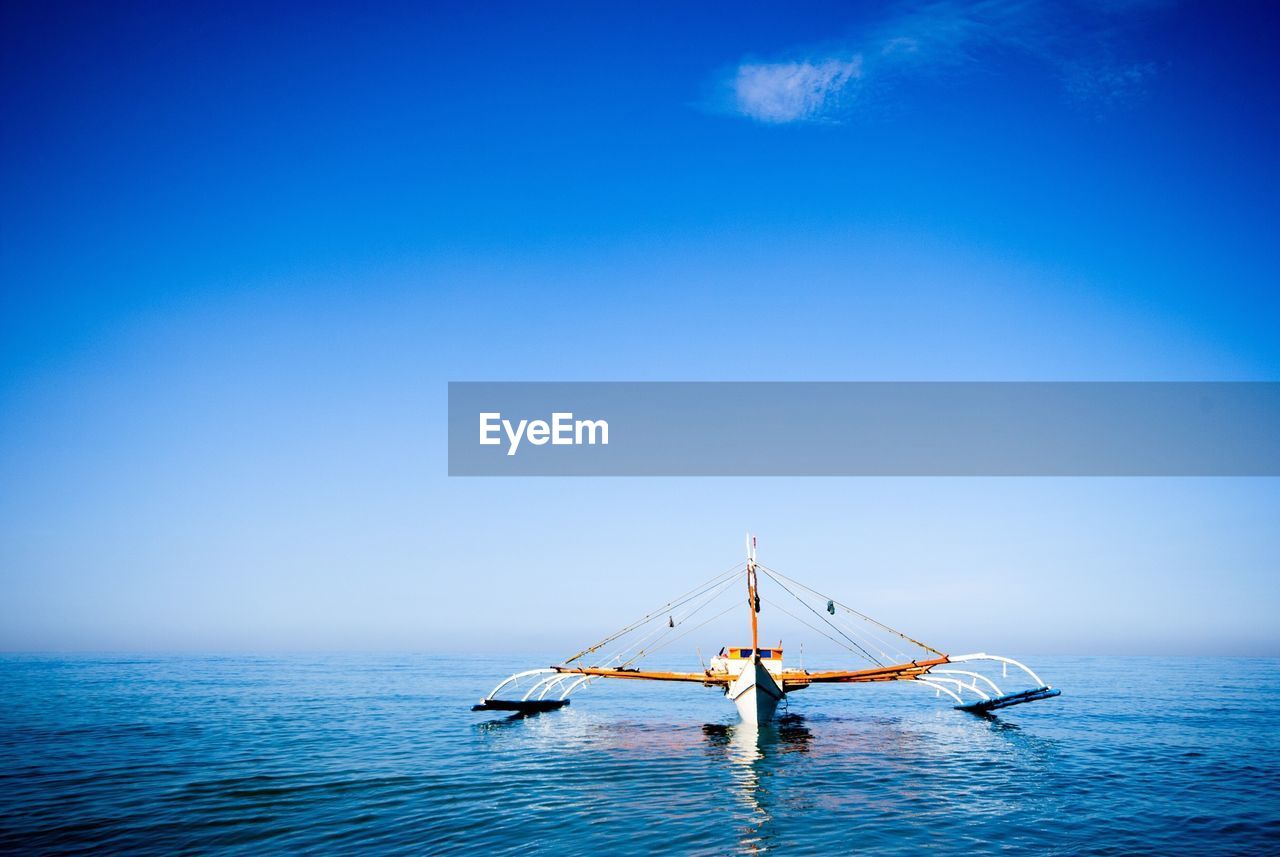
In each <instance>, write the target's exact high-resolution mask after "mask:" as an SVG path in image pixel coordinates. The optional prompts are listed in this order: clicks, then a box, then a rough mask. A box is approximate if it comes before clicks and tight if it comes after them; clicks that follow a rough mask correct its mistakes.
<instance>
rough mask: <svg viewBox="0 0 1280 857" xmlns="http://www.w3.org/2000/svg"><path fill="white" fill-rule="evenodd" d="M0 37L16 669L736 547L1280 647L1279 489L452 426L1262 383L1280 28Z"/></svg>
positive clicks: (531, 11) (221, 17) (1126, 648)
mask: <svg viewBox="0 0 1280 857" xmlns="http://www.w3.org/2000/svg"><path fill="white" fill-rule="evenodd" d="M2 14H3V15H4V22H5V26H4V27H2V28H0V39H3V41H4V49H3V51H0V97H2V98H3V108H4V115H5V117H6V119H5V124H4V133H3V137H2V138H0V145H2V146H3V158H0V171H2V174H3V181H0V649H9V650H32V649H34V650H49V649H148V650H151V649H187V650H189V649H202V650H246V649H247V650H253V649H281V648H284V649H294V648H302V649H349V648H354V649H414V650H423V649H450V650H470V649H477V648H483V649H487V650H502V649H506V650H516V649H522V648H539V649H546V648H552V649H560V648H563V649H565V650H566V651H568V650H572V649H573V647H574V644H575V643H579V642H587V641H589V640H590V638H592V637H593V635H597V632H599V633H601V634H602V633H603V632H605V631H607V630H609V629H610V628H611V627H614V626H620V625H622V624H624V623H625V622H626V621H628V620H629V619H631V618H634V617H635V616H636V615H639V614H641V613H643V612H645V611H646V610H647V609H648V608H649V607H652V606H656V605H657V604H659V603H661V602H662V601H663V600H664V599H665V598H666V597H667V596H669V595H673V594H676V593H677V592H680V591H683V589H685V588H687V586H686V584H692V582H694V581H696V580H701V579H703V578H706V577H710V576H711V574H713V573H714V572H715V571H717V570H720V569H723V568H727V567H729V566H731V565H732V564H733V563H734V562H736V561H737V560H738V559H739V558H740V554H741V552H742V547H741V545H742V534H743V532H744V531H745V530H746V529H751V530H753V531H755V532H758V533H759V534H760V538H761V558H762V560H764V561H766V562H768V563H770V564H771V565H774V566H776V567H777V568H779V569H781V570H783V571H785V572H787V573H789V574H792V575H793V576H797V577H799V578H801V579H803V580H806V581H808V582H811V583H814V584H815V585H818V586H819V587H820V588H824V589H827V590H830V591H832V592H833V593H835V594H837V595H840V596H842V598H843V600H845V601H846V602H848V603H851V604H853V605H855V606H858V607H859V608H860V609H863V610H865V611H866V612H868V613H870V614H871V615H875V616H878V617H882V618H884V619H885V620H886V621H890V622H891V623H892V624H896V625H899V626H901V627H903V628H904V629H906V630H908V631H911V632H913V633H916V634H918V635H919V636H920V637H922V638H923V639H925V640H928V641H930V642H933V643H935V644H936V645H940V646H942V647H945V648H948V649H951V650H956V651H959V650H962V649H979V648H987V649H990V650H1005V651H1007V652H1008V653H1009V654H1013V655H1015V656H1016V655H1017V654H1018V653H1046V652H1054V653H1106V652H1114V653H1144V654H1163V653H1178V654H1193V653H1224V654H1225V653H1234V654H1270V655H1277V654H1280V630H1277V629H1278V628H1280V624H1278V623H1276V622H1275V619H1274V617H1275V616H1276V615H1277V612H1278V611H1280V584H1278V583H1277V579H1276V576H1277V570H1278V569H1280V527H1277V526H1276V522H1277V521H1280V481H1277V480H1274V479H1145V480H1144V479H1131V480H1124V479H950V480H948V479H902V480H893V479H831V480H813V479H807V480H806V479H764V480H746V479H702V480H692V479H687V480H685V479H635V480H625V479H584V480H572V479H511V480H494V479H477V480H466V479H449V478H448V477H447V476H446V475H445V452H446V451H445V434H444V432H445V425H444V420H445V403H446V399H445V397H446V386H445V385H446V383H447V382H448V381H450V380H846V379H847V380H867V379H871V380H1280V337H1278V336H1277V334H1276V331H1277V330H1278V329H1280V295H1278V292H1277V284H1278V283H1280V249H1278V248H1280V244H1277V242H1276V227H1277V223H1280V216H1278V215H1280V180H1278V179H1280V171H1278V166H1277V162H1278V158H1277V154H1278V153H1280V127H1278V126H1280V95H1278V94H1277V91H1276V87H1275V81H1276V80H1277V79H1280V68H1278V67H1277V66H1278V64H1280V61H1278V60H1277V59H1276V57H1275V54H1274V44H1275V42H1276V36H1277V34H1278V33H1277V30H1278V29H1280V28H1278V26H1277V20H1276V16H1277V13H1276V12H1275V11H1274V10H1273V8H1272V7H1270V6H1269V5H1267V4H1233V6H1232V7H1231V9H1230V13H1229V14H1228V13H1227V12H1226V11H1224V8H1223V7H1221V6H1218V5H1214V4H1207V3H1201V4H1195V3H1179V4H1171V3H1161V2H1126V3H1119V4H1102V3H1094V2H1075V3H1066V4H1062V3H1041V2H995V0H987V2H979V3H972V4H961V3H954V2H946V0H943V1H942V2H933V3H920V4H910V3H907V4H888V5H886V4H861V5H856V6H850V5H848V4H838V3H832V4H800V5H789V6H788V7H787V8H786V9H783V8H781V7H772V6H767V5H764V4H746V5H743V4H710V5H704V6H695V7H691V6H688V5H687V4H680V5H677V4H667V5H648V4H646V5H643V6H641V5H638V4H637V5H624V4H618V5H606V4H581V5H555V6H551V5H534V4H512V5H505V6H484V7H481V6H469V5H465V4H456V5H452V6H444V5H441V4H404V5H395V4H383V5H379V6H377V7H371V8H369V9H361V8H358V7H356V6H354V5H350V6H338V5H328V4H326V5H315V4H307V5H302V4H298V5H291V4H278V5H272V6H267V7H263V6H261V5H249V4H244V5H235V4H231V5H217V6H214V5H208V6H204V7H199V6H195V5H178V6H174V5H172V4H158V3H156V4H148V3H131V4H110V5H99V6H86V5H73V4H65V5H64V4H56V3H55V4H9V5H7V6H6V7H5V9H4V11H3V13H2ZM726 418H727V419H728V418H736V417H735V415H726ZM724 642H731V641H727V640H722V641H719V642H718V643H716V645H718V644H719V643H724Z"/></svg>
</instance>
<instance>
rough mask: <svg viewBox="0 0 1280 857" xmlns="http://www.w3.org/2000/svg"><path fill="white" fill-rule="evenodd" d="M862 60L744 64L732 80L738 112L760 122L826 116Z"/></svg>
mask: <svg viewBox="0 0 1280 857" xmlns="http://www.w3.org/2000/svg"><path fill="white" fill-rule="evenodd" d="M861 76H862V57H861V56H852V57H848V58H845V59H836V58H828V59H824V60H820V61H817V62H778V63H744V64H742V65H740V66H738V71H737V74H736V75H735V77H734V80H733V94H734V99H735V103H736V107H737V109H738V112H739V113H741V114H742V115H744V116H750V117H751V118H752V119H758V120H760V121H761V122H775V123H776V122H801V121H815V120H820V119H823V118H826V117H828V116H829V115H831V113H832V112H833V109H834V107H835V106H836V104H837V103H838V102H839V101H840V100H841V98H842V96H844V95H845V90H846V88H847V87H848V86H849V84H850V83H851V82H852V81H855V80H857V79H858V78H859V77H861Z"/></svg>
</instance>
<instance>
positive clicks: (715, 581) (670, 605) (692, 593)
mask: <svg viewBox="0 0 1280 857" xmlns="http://www.w3.org/2000/svg"><path fill="white" fill-rule="evenodd" d="M745 564H746V563H743V562H740V563H738V564H737V565H735V566H734V567H733V568H731V569H729V570H728V571H724V572H721V573H720V574H717V575H715V576H714V577H712V578H711V579H710V580H709V581H706V582H705V583H701V584H699V585H698V586H695V587H694V588H693V589H691V590H689V591H688V592H686V593H685V594H684V595H681V596H679V597H678V598H676V599H674V600H672V601H669V602H667V603H666V604H664V605H662V606H661V607H659V608H658V609H657V610H654V611H652V612H650V613H648V614H647V615H645V616H643V617H642V618H640V619H637V620H636V621H634V622H632V623H631V624H630V625H628V626H626V627H625V628H623V629H622V630H621V631H617V632H615V633H613V634H610V635H609V636H608V637H605V638H604V639H603V640H601V641H600V642H598V643H596V644H595V645H594V646H589V647H588V648H585V649H583V650H582V651H580V652H578V653H577V654H576V655H574V656H573V657H571V658H569V659H568V660H567V661H565V662H564V663H566V664H571V663H573V662H574V661H576V660H578V659H579V658H581V657H583V656H584V655H589V654H591V653H592V652H594V651H597V650H598V649H600V648H601V647H603V646H607V645H608V644H609V643H612V642H613V641H614V640H616V639H618V638H619V637H621V636H624V635H625V634H629V633H631V632H632V631H634V630H636V629H637V628H639V627H640V626H642V625H644V624H645V623H646V622H651V621H653V619H654V617H656V616H660V615H662V614H663V613H666V612H667V611H669V610H672V609H674V608H676V607H679V606H680V605H681V604H685V603H687V602H689V601H691V600H692V599H694V598H697V597H698V596H699V595H701V594H703V593H704V592H706V591H707V590H709V589H712V588H713V587H715V586H718V585H719V584H720V583H723V582H724V580H723V579H724V578H726V577H729V576H731V575H735V574H737V572H738V570H739V569H740V568H742V567H743V566H744V565H745Z"/></svg>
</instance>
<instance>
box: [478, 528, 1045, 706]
mask: <svg viewBox="0 0 1280 857" xmlns="http://www.w3.org/2000/svg"><path fill="white" fill-rule="evenodd" d="M761 574H763V575H764V576H765V577H766V578H768V579H769V580H770V581H771V583H772V584H775V585H776V587H777V589H778V593H779V594H782V595H786V596H789V597H790V599H791V602H787V603H789V604H790V606H791V608H792V609H793V610H795V611H796V612H792V611H791V610H788V609H787V606H784V604H783V603H782V602H781V601H774V600H771V599H765V598H763V597H762V596H761V594H760V590H759V575H761ZM744 578H745V584H746V587H745V588H746V595H747V598H746V603H747V612H748V615H749V617H750V630H751V644H750V645H749V646H745V645H744V646H726V647H724V648H722V649H721V650H720V654H718V655H716V656H715V657H713V658H712V659H711V662H710V664H704V665H703V668H702V669H701V670H699V671H697V672H692V671H689V672H681V671H670V670H662V669H645V668H641V667H640V666H638V664H640V663H641V661H643V660H644V659H645V658H646V657H648V656H650V655H652V654H654V653H655V652H657V651H659V650H661V649H665V648H667V647H669V646H670V645H671V644H672V643H675V642H676V641H678V640H681V639H683V638H685V637H687V636H688V635H689V634H691V633H693V632H694V631H696V630H698V629H700V628H702V627H704V626H706V625H707V624H709V623H710V622H712V621H714V620H715V619H718V618H720V617H721V616H723V615H725V614H726V613H728V612H729V611H730V610H733V609H741V608H740V604H741V602H739V601H737V600H736V599H732V603H730V604H729V606H728V607H727V608H725V609H723V610H720V611H719V612H717V613H714V614H712V615H710V616H709V617H708V616H707V615H706V613H704V610H706V609H707V608H708V607H710V606H711V605H712V604H716V603H717V602H720V601H721V600H722V598H721V597H722V596H725V595H726V594H728V595H730V596H732V592H733V591H734V590H735V589H737V587H738V586H741V585H742V584H743V582H744ZM738 591H741V590H738ZM792 602H794V603H792ZM762 603H764V604H768V605H769V606H770V608H776V609H777V610H778V611H779V612H781V613H782V614H785V615H786V616H789V617H790V618H792V619H794V620H796V621H798V622H799V623H800V624H801V625H804V626H805V627H807V628H809V629H811V630H813V631H815V632H816V633H818V634H820V635H821V636H823V637H825V638H826V639H827V640H829V641H831V642H834V643H836V644H837V645H839V646H841V647H842V648H844V649H845V650H847V651H848V652H849V653H850V655H851V656H852V658H853V660H854V663H853V664H850V665H845V666H843V667H841V668H837V669H829V670H816V671H811V670H807V669H805V668H803V666H801V667H786V666H784V665H783V658H782V655H783V649H782V645H781V643H779V644H778V645H777V646H772V647H770V646H767V645H766V646H761V645H760V640H759V637H760V634H759V615H760V612H761V604H762ZM797 605H798V606H797ZM708 612H709V611H708ZM695 618H697V623H696V624H693V625H692V626H691V627H687V628H686V627H685V626H686V625H688V624H689V623H690V622H691V621H692V620H694V619H695ZM957 665H963V666H964V667H965V668H964V669H956V668H955V667H956V666H957ZM1010 666H1012V667H1014V668H1015V670H1018V671H1020V672H1021V673H1022V674H1023V675H1024V676H1025V677H1026V679H1028V680H1029V683H1030V687H1025V686H1024V687H1021V688H1019V689H1017V690H1014V691H1011V692H1006V691H1005V690H1003V689H1002V688H1001V686H1000V685H999V684H997V682H996V680H995V677H994V676H993V675H988V674H986V673H989V672H992V671H993V668H998V669H999V671H1000V672H1001V675H1000V679H1001V681H1004V680H1005V679H1006V678H1007V677H1008V669H1009V667H1010ZM984 668H985V672H984V671H983V670H984ZM601 678H609V679H625V680H631V681H666V682H694V683H697V684H701V685H703V686H706V687H715V688H719V689H721V690H722V691H723V692H724V694H725V696H727V697H728V698H729V699H730V700H732V701H733V703H734V704H735V705H736V706H737V708H738V712H739V714H740V715H741V716H742V719H743V721H744V722H748V723H760V722H765V721H767V720H769V719H770V718H771V717H772V716H773V714H774V712H775V710H776V708H777V705H778V703H779V702H780V701H781V700H782V699H783V698H784V697H785V696H786V694H788V693H793V692H795V691H797V690H803V689H805V688H807V687H809V686H810V685H814V684H828V683H830V684H857V683H866V682H886V681H910V682H913V683H915V684H916V685H918V686H921V687H927V688H929V689H932V690H933V691H934V693H935V695H936V696H939V697H942V696H943V695H945V696H946V697H948V698H949V699H951V700H952V701H953V702H954V704H955V705H954V707H955V708H957V709H960V710H962V711H970V712H975V713H986V712H990V711H994V710H997V709H1001V708H1008V707H1010V706H1013V705H1020V704H1023V703H1026V702H1033V701H1035V700H1039V699H1047V698H1049V697H1053V696H1057V695H1058V694H1059V693H1061V691H1059V690H1057V689H1055V688H1052V687H1050V686H1049V685H1047V684H1045V683H1044V682H1043V681H1041V680H1040V677H1039V676H1037V675H1036V674H1035V673H1034V672H1032V671H1031V669H1030V668H1029V667H1027V666H1025V665H1024V664H1021V663H1019V662H1018V661H1015V660H1013V659H1012V658H1006V657H1002V656H1000V655H989V654H987V653H985V652H978V653H974V654H968V655H948V654H945V653H944V652H942V651H940V650H939V649H936V648H934V647H932V646H930V645H927V644H925V643H922V642H920V641H919V640H916V639H913V638H912V637H909V636H907V635H906V634H904V633H902V632H901V631H897V630H895V629H893V628H890V627H889V626H888V625H885V624H884V623H882V622H879V621H877V620H875V619H872V618H871V617H870V616H867V615H865V614H863V613H860V612H859V611H857V610H855V609H853V608H852V607H849V606H847V605H845V604H842V603H840V602H839V601H836V600H835V599H834V598H831V597H829V596H827V595H824V594H822V593H820V592H818V591H816V590H814V589H811V588H810V587H808V586H806V585H804V584H803V583H800V582H799V581H797V580H794V579H792V578H790V577H787V576H786V575H784V574H782V573H781V572H779V571H777V570H775V569H771V568H768V567H766V566H763V565H761V564H760V563H758V562H757V561H756V540H755V538H754V537H752V536H748V537H747V558H746V561H745V563H739V564H738V565H736V566H734V567H733V568H731V569H729V570H727V571H725V572H722V573H721V574H718V575H716V576H715V577H713V578H711V579H710V580H708V581H705V582H704V583H702V584H700V585H699V586H697V587H695V588H694V589H692V590H690V591H689V592H686V593H685V594H684V595H681V596H680V597H678V598H676V599H674V600H672V601H669V602H668V603H666V604H664V605H662V606H661V607H659V608H658V609H656V610H653V611H651V612H649V613H647V614H646V615H644V616H642V617H641V618H640V619H638V620H636V621H635V622H633V623H631V624H630V625H628V626H626V627H625V628H622V629H620V630H618V631H616V632H615V633H613V634H611V635H609V636H608V637H606V638H605V639H603V640H601V641H600V642H598V643H596V644H594V645H592V646H589V647H587V648H585V649H583V650H582V651H580V652H578V653H577V654H575V655H573V656H572V657H570V658H567V659H565V661H564V662H563V663H561V664H558V665H553V666H549V667H545V668H540V669H531V670H525V671H523V672H518V673H515V674H514V675H512V676H509V677H508V678H506V679H504V680H503V681H501V682H499V683H498V685H497V686H496V687H495V688H494V689H493V691H492V692H490V693H489V694H488V695H487V696H486V697H485V698H484V699H482V700H480V702H479V703H478V704H476V705H474V706H472V710H473V711H511V712H516V713H525V714H532V713H538V712H543V711H550V710H553V709H556V708H560V707H563V706H565V705H568V704H569V697H570V695H571V694H573V693H574V692H575V691H578V690H580V689H582V688H584V687H586V686H587V685H589V684H590V683H591V682H593V681H595V680H596V679H601Z"/></svg>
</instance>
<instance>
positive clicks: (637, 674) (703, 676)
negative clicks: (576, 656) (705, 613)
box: [552, 667, 734, 684]
mask: <svg viewBox="0 0 1280 857" xmlns="http://www.w3.org/2000/svg"><path fill="white" fill-rule="evenodd" d="M552 669H553V670H555V671H556V672H558V673H570V674H574V675H589V676H594V677H597V678H631V679H640V680H641V681H696V682H699V683H702V684H728V683H729V682H731V681H733V679H734V676H731V675H715V674H713V673H709V672H705V673H675V672H663V671H661V670H631V669H618V668H617V667H552Z"/></svg>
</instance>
